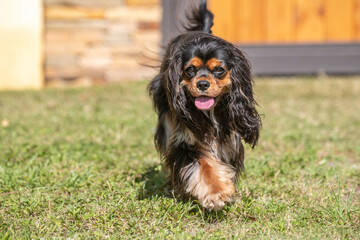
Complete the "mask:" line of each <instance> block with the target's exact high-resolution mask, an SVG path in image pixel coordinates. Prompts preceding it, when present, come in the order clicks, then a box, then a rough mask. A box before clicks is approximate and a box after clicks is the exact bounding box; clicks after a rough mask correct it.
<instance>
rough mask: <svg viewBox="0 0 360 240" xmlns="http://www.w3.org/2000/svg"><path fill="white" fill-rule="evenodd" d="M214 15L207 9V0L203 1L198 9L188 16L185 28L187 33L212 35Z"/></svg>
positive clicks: (184, 24)
mask: <svg viewBox="0 0 360 240" xmlns="http://www.w3.org/2000/svg"><path fill="white" fill-rule="evenodd" d="M213 19H214V14H212V12H210V11H209V10H208V9H207V4H206V0H201V3H200V5H199V7H198V8H196V9H192V11H190V13H187V14H186V20H185V22H183V27H184V28H185V30H187V31H202V32H206V33H212V31H211V27H212V26H213V24H214V23H213Z"/></svg>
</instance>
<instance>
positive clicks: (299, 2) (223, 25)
mask: <svg viewBox="0 0 360 240" xmlns="http://www.w3.org/2000/svg"><path fill="white" fill-rule="evenodd" d="M208 1H209V7H210V9H211V11H212V12H213V13H214V15H215V19H214V22H215V25H214V27H213V32H214V34H215V35H218V36H221V37H223V38H225V39H227V40H229V41H232V42H237V43H246V44H247V43H322V42H359V41H360V0H208Z"/></svg>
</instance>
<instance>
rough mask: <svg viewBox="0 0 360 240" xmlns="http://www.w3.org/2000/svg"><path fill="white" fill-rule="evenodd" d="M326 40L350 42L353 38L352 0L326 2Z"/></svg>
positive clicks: (329, 0) (328, 0)
mask: <svg viewBox="0 0 360 240" xmlns="http://www.w3.org/2000/svg"><path fill="white" fill-rule="evenodd" d="M325 12H326V40H327V41H351V40H353V36H354V27H353V24H354V18H353V14H354V2H353V0H341V1H339V0H327V1H326V11H325Z"/></svg>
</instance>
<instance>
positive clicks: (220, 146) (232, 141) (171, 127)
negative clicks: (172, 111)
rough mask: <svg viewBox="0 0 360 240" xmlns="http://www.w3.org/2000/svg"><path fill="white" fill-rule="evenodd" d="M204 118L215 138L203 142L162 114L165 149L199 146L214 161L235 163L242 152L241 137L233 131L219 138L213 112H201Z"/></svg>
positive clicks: (218, 130) (216, 121) (217, 122)
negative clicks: (212, 129)
mask: <svg viewBox="0 0 360 240" xmlns="http://www.w3.org/2000/svg"><path fill="white" fill-rule="evenodd" d="M203 114H204V117H206V118H209V119H210V120H211V122H212V124H213V127H214V129H215V130H216V131H215V132H216V137H215V138H206V139H205V142H203V143H202V142H201V141H199V140H198V139H196V137H195V135H194V134H193V133H192V132H191V130H189V129H188V128H186V127H185V126H181V125H180V124H179V122H176V123H175V122H172V121H171V119H173V118H171V117H169V116H168V115H167V114H164V115H165V116H164V118H163V126H164V129H165V136H164V137H165V145H166V149H167V148H168V147H169V146H175V147H176V146H179V145H180V144H183V143H185V144H186V145H188V146H193V145H195V144H198V145H200V147H201V148H203V149H205V150H207V151H208V152H210V153H211V154H212V155H213V156H214V157H215V158H216V159H218V160H220V161H221V162H224V163H228V164H230V163H233V162H234V161H236V158H237V157H241V156H238V153H239V151H240V152H242V149H243V146H242V144H241V137H240V135H239V134H238V133H236V132H235V131H230V132H229V134H228V135H226V136H225V137H222V138H220V137H219V136H220V134H219V133H220V126H219V121H218V119H217V118H216V116H215V113H214V110H210V111H203Z"/></svg>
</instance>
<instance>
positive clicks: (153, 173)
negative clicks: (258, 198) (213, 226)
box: [135, 165, 252, 223]
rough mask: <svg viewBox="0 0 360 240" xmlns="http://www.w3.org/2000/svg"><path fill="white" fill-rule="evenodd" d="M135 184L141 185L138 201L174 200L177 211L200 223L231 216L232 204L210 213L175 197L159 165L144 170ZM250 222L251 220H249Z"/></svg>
mask: <svg viewBox="0 0 360 240" xmlns="http://www.w3.org/2000/svg"><path fill="white" fill-rule="evenodd" d="M135 182H136V183H141V186H142V187H141V188H140V189H139V192H138V199H139V200H144V199H153V198H158V197H164V198H172V199H175V201H176V204H181V205H182V206H179V209H178V211H184V209H186V210H185V211H186V212H187V213H188V214H190V215H191V216H197V217H199V218H200V219H202V221H204V222H207V223H217V222H222V221H224V220H226V219H227V217H228V215H229V214H231V213H232V212H233V211H234V209H233V207H232V206H233V204H228V205H226V206H225V207H224V208H223V209H221V210H219V211H210V210H207V209H204V208H203V207H202V206H201V205H200V204H199V203H198V201H196V200H191V199H186V198H185V199H184V198H182V197H180V196H175V195H174V194H173V193H172V192H171V190H169V189H170V184H169V182H168V179H167V177H166V173H164V171H162V168H161V165H154V166H151V167H149V168H147V169H146V170H145V172H144V173H143V174H141V176H139V177H137V178H136V179H135ZM251 220H252V219H251Z"/></svg>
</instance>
